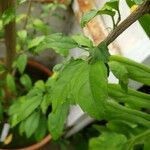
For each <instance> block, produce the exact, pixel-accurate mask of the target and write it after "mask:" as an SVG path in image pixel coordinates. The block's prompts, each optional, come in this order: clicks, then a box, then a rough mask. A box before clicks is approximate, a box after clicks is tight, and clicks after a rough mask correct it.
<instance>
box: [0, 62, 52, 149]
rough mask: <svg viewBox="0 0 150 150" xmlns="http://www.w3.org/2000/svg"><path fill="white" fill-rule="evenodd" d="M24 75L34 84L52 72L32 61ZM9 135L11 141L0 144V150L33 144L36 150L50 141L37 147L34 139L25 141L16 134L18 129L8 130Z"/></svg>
mask: <svg viewBox="0 0 150 150" xmlns="http://www.w3.org/2000/svg"><path fill="white" fill-rule="evenodd" d="M25 73H27V74H28V75H29V76H30V77H31V79H32V81H33V83H34V82H36V81H37V80H44V81H46V80H47V78H48V77H49V76H51V75H52V72H51V71H50V70H49V69H48V68H47V67H45V66H44V65H42V64H40V63H38V62H36V61H33V60H29V61H28V64H27V67H26V70H25ZM17 76H19V74H18V73H17ZM50 109H51V108H49V110H48V111H50ZM3 126H4V124H3V123H0V133H2V129H3ZM9 133H11V135H12V137H13V138H12V140H11V139H8V140H10V143H9V144H4V143H2V142H0V150H2V149H22V148H23V147H28V146H30V145H33V144H34V147H36V149H37V147H38V145H39V146H40V147H41V146H43V144H44V143H45V144H46V143H47V142H48V139H49V140H50V137H49V138H47V140H46V141H45V142H43V144H42V143H41V144H39V143H38V144H37V145H35V143H37V142H36V140H35V138H34V137H31V138H29V139H27V138H26V136H25V135H23V136H21V135H20V134H19V132H18V127H16V128H13V129H10V132H9ZM9 135H10V134H9ZM29 149H30V150H32V148H29ZM29 149H28V150H29Z"/></svg>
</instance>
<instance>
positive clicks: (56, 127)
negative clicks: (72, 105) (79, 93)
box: [48, 102, 69, 140]
mask: <svg viewBox="0 0 150 150" xmlns="http://www.w3.org/2000/svg"><path fill="white" fill-rule="evenodd" d="M68 110H69V103H68V102H65V103H63V104H59V106H58V108H57V110H56V111H53V112H52V113H50V114H49V116H48V129H49V131H50V133H51V135H52V136H53V139H54V140H56V139H58V138H59V137H60V136H61V135H62V132H63V129H64V123H65V121H66V118H67V114H68Z"/></svg>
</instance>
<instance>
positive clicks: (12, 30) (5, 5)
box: [1, 0, 16, 72]
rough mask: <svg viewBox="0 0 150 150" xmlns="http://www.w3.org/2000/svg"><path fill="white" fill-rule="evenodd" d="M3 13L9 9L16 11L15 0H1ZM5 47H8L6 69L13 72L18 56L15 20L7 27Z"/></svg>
mask: <svg viewBox="0 0 150 150" xmlns="http://www.w3.org/2000/svg"><path fill="white" fill-rule="evenodd" d="M1 7H2V13H3V12H5V11H6V10H7V9H9V8H14V9H15V0H1ZM4 30H5V45H6V59H5V61H6V68H7V70H8V72H11V69H12V63H13V60H14V58H15V54H16V23H15V19H13V20H12V21H11V22H10V23H9V24H7V25H5V27H4Z"/></svg>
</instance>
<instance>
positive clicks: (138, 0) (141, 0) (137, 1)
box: [132, 0, 144, 4]
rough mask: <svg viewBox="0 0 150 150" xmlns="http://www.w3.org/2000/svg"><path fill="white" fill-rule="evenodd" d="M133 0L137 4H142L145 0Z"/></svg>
mask: <svg viewBox="0 0 150 150" xmlns="http://www.w3.org/2000/svg"><path fill="white" fill-rule="evenodd" d="M132 1H133V2H134V3H136V4H142V3H143V2H144V0H132Z"/></svg>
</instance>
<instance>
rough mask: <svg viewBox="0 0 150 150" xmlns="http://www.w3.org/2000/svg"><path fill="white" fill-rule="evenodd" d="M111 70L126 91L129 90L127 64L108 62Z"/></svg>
mask: <svg viewBox="0 0 150 150" xmlns="http://www.w3.org/2000/svg"><path fill="white" fill-rule="evenodd" d="M108 65H109V67H110V70H111V71H112V73H113V74H114V75H115V76H116V78H118V79H119V83H120V85H121V87H122V89H124V90H125V91H127V88H128V87H127V86H128V82H129V81H128V71H127V69H126V67H125V66H123V65H122V64H121V63H118V62H115V61H111V62H109V63H108Z"/></svg>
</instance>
